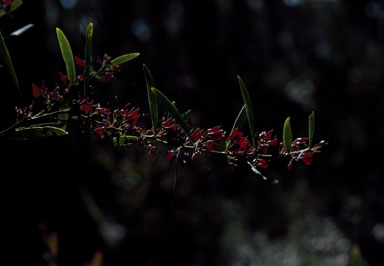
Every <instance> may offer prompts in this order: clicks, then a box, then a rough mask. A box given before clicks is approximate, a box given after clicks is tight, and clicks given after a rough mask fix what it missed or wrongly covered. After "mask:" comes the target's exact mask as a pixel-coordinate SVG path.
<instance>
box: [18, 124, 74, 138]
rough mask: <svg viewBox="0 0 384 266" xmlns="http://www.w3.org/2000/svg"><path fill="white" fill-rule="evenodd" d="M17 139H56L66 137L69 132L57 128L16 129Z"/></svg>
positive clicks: (39, 126) (34, 127)
mask: <svg viewBox="0 0 384 266" xmlns="http://www.w3.org/2000/svg"><path fill="white" fill-rule="evenodd" d="M15 131H16V138H17V139H23V140H28V139H36V138H40V137H55V136H65V135H68V132H67V131H65V130H64V129H62V128H59V127H55V126H41V125H38V126H30V127H19V128H16V129H15Z"/></svg>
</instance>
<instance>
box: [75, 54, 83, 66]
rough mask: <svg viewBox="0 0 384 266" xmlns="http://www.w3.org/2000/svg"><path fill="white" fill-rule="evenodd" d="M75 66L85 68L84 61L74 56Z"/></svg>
mask: <svg viewBox="0 0 384 266" xmlns="http://www.w3.org/2000/svg"><path fill="white" fill-rule="evenodd" d="M75 64H76V66H78V67H84V66H85V61H84V60H82V59H81V58H80V57H78V56H75Z"/></svg>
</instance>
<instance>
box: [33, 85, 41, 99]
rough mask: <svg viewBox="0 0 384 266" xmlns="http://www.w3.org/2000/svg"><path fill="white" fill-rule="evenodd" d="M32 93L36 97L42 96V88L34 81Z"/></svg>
mask: <svg viewBox="0 0 384 266" xmlns="http://www.w3.org/2000/svg"><path fill="white" fill-rule="evenodd" d="M32 95H33V97H35V98H39V97H40V96H41V91H40V88H39V87H37V86H36V84H34V83H32Z"/></svg>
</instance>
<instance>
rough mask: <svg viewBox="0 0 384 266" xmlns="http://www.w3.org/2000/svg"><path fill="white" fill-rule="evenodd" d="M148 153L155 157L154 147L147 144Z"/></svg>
mask: <svg viewBox="0 0 384 266" xmlns="http://www.w3.org/2000/svg"><path fill="white" fill-rule="evenodd" d="M148 152H149V154H150V155H151V156H152V157H155V156H156V146H153V145H152V144H149V145H148Z"/></svg>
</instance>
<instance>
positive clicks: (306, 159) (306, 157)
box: [301, 152, 314, 165]
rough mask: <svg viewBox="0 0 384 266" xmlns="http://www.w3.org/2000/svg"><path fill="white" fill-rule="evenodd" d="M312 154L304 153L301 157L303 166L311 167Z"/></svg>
mask: <svg viewBox="0 0 384 266" xmlns="http://www.w3.org/2000/svg"><path fill="white" fill-rule="evenodd" d="M313 154H314V152H306V153H304V154H303V155H302V157H301V159H302V160H303V162H304V164H305V165H311V164H312V160H313Z"/></svg>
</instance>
